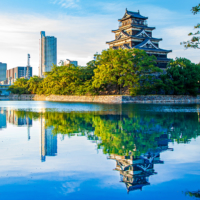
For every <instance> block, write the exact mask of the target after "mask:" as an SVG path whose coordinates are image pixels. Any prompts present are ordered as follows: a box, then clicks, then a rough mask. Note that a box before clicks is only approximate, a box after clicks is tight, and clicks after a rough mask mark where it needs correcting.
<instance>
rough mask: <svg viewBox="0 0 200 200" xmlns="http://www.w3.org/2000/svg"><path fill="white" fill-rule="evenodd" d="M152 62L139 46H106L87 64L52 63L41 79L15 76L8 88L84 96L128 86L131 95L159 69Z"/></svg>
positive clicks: (28, 92)
mask: <svg viewBox="0 0 200 200" xmlns="http://www.w3.org/2000/svg"><path fill="white" fill-rule="evenodd" d="M155 61H156V57H154V56H148V55H147V54H146V52H145V51H141V50H138V49H132V50H123V49H119V50H113V49H108V50H105V51H103V52H102V54H101V55H98V56H97V60H96V61H90V62H89V63H87V66H86V67H75V66H74V65H69V66H53V67H52V70H51V71H50V72H48V73H46V74H45V78H44V79H42V78H39V77H36V76H34V77H32V78H31V79H30V80H27V79H23V78H22V79H18V80H17V81H16V82H15V83H14V85H12V86H11V87H10V88H9V90H10V91H11V92H12V93H14V94H45V95H50V94H58V95H85V94H100V92H102V91H105V90H107V89H109V87H110V88H111V90H112V88H114V89H115V88H117V91H116V93H115V94H120V88H124V87H127V89H128V91H129V93H130V94H137V92H138V91H139V90H140V89H141V87H145V86H147V85H148V84H149V81H146V80H151V79H152V76H151V74H152V73H155V72H159V71H160V69H159V68H157V67H155V64H156V62H155Z"/></svg>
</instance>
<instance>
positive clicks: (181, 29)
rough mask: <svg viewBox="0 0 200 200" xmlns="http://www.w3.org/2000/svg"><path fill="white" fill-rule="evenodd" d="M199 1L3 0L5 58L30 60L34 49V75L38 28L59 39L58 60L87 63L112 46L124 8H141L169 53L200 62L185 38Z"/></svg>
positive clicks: (11, 63) (1, 56)
mask: <svg viewBox="0 0 200 200" xmlns="http://www.w3.org/2000/svg"><path fill="white" fill-rule="evenodd" d="M198 3H199V1H197V0H191V1H186V0H185V1H183V0H182V1H181V0H176V1H175V0H168V1H164V0H162V1H161V0H140V1H139V0H135V1H134V0H124V1H119V0H115V1H114V0H107V1H103V0H101V1H99V0H96V1H92V0H40V1H39V0H35V1H34V0H30V1H27V0H18V1H16V0H1V1H0V8H1V13H0V62H5V63H7V64H8V69H10V68H13V67H16V66H25V65H26V56H27V54H28V53H30V54H31V65H32V67H33V69H34V70H33V72H34V74H38V66H39V37H40V35H39V32H40V31H41V30H44V31H46V35H50V36H51V35H53V36H55V37H57V38H58V61H59V60H64V59H67V58H69V59H72V60H73V59H75V60H78V61H79V64H80V65H85V64H86V63H87V62H88V61H89V60H91V59H92V57H93V54H94V53H96V52H101V51H102V50H103V49H106V48H108V46H107V45H106V44H105V42H106V41H110V40H113V39H114V34H113V33H111V30H113V29H117V28H118V21H117V20H118V19H119V18H121V17H122V16H123V14H124V12H125V8H128V10H131V11H137V10H140V13H141V14H142V15H144V16H148V17H149V20H148V24H149V26H155V27H156V30H155V31H154V32H153V36H154V37H158V38H163V41H162V42H161V43H160V47H161V48H164V49H172V50H173V53H171V54H169V57H170V58H175V57H186V58H189V59H191V60H192V61H193V62H196V63H197V62H199V50H192V49H191V50H185V49H184V48H183V46H180V42H181V41H184V40H187V39H188V36H187V33H189V32H191V31H193V26H194V25H195V24H197V23H198V22H199V15H195V16H194V15H193V14H192V13H191V11H190V10H191V8H192V7H193V6H195V5H197V4H198Z"/></svg>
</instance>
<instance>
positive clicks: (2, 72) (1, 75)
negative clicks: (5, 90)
mask: <svg viewBox="0 0 200 200" xmlns="http://www.w3.org/2000/svg"><path fill="white" fill-rule="evenodd" d="M6 71H7V64H6V63H1V62H0V81H5V80H6Z"/></svg>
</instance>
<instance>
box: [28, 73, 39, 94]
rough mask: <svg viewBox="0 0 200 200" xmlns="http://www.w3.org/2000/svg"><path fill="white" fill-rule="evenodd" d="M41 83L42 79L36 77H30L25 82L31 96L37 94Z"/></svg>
mask: <svg viewBox="0 0 200 200" xmlns="http://www.w3.org/2000/svg"><path fill="white" fill-rule="evenodd" d="M42 81H43V78H40V77H38V76H33V77H31V78H30V79H29V80H28V82H27V84H28V91H29V92H31V94H37V92H38V90H39V88H40V85H41V83H42Z"/></svg>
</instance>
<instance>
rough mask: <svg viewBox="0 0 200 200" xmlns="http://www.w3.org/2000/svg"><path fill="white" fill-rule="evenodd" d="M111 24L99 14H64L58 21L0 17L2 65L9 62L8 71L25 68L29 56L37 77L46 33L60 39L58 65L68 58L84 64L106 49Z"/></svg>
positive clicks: (23, 17)
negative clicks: (42, 33) (79, 15)
mask: <svg viewBox="0 0 200 200" xmlns="http://www.w3.org/2000/svg"><path fill="white" fill-rule="evenodd" d="M98 19H101V20H98ZM97 21H98V23H97ZM105 21H106V22H105ZM109 24H112V23H111V20H105V17H104V16H98V15H95V16H93V17H92V18H90V17H81V18H79V17H71V16H64V15H61V16H59V17H57V18H56V19H50V18H47V17H45V16H41V15H34V16H33V15H18V16H16V15H15V16H9V15H0V44H1V48H0V62H5V63H8V68H13V67H16V66H25V65H26V62H27V61H26V56H27V54H28V53H30V54H31V65H32V66H33V68H34V74H38V65H39V38H40V31H42V30H44V31H46V35H53V36H55V37H57V38H58V62H59V60H63V59H66V58H69V59H74V60H78V61H79V64H80V65H85V64H86V63H87V62H88V61H90V60H91V59H92V58H93V54H94V53H96V51H99V52H100V51H101V50H102V49H105V48H107V45H106V44H105V42H106V40H107V39H108V38H109V36H108V35H109V34H110V35H111V33H110V27H109Z"/></svg>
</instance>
